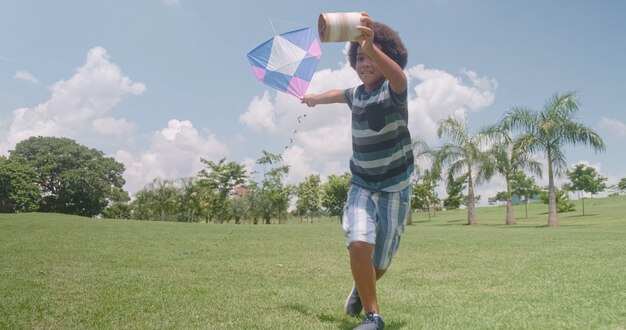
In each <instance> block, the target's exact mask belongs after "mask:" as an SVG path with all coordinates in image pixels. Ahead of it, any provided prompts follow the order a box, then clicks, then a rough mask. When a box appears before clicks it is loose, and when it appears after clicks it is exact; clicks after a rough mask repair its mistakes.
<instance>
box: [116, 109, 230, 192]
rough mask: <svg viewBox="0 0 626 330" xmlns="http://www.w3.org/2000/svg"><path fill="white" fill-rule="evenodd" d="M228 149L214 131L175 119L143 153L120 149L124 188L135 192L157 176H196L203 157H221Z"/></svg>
mask: <svg viewBox="0 0 626 330" xmlns="http://www.w3.org/2000/svg"><path fill="white" fill-rule="evenodd" d="M227 153H228V148H227V147H226V146H225V145H224V144H223V143H221V142H220V141H219V140H218V139H217V137H216V136H215V135H214V134H212V133H210V132H206V133H205V134H204V135H203V134H201V133H200V132H198V130H197V129H196V128H195V127H193V125H192V123H191V122H190V121H187V120H178V119H172V120H170V121H169V122H168V123H167V127H165V128H163V129H162V130H160V131H157V132H155V133H154V134H153V135H152V138H151V141H150V147H149V148H148V149H147V150H145V151H143V152H141V153H140V155H138V156H134V155H133V154H132V153H131V152H130V151H127V150H119V151H118V152H117V153H116V154H115V159H116V160H117V161H119V162H121V163H123V164H124V165H125V166H126V171H125V172H124V178H125V179H126V185H125V187H124V188H125V189H126V190H128V191H129V192H130V193H131V194H134V193H136V192H137V191H138V190H139V189H141V188H142V187H143V186H145V185H146V184H147V183H149V182H151V181H152V180H154V179H155V178H162V179H177V178H183V177H191V176H195V175H196V174H197V173H198V171H200V170H201V169H202V168H204V166H203V164H202V163H201V162H200V158H201V157H202V158H205V159H208V160H213V161H217V160H219V159H221V158H223V157H226V156H227Z"/></svg>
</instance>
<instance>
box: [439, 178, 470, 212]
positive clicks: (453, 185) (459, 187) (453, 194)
mask: <svg viewBox="0 0 626 330" xmlns="http://www.w3.org/2000/svg"><path fill="white" fill-rule="evenodd" d="M466 182H467V177H466V176H461V177H460V178H458V179H455V178H454V176H453V175H452V174H448V178H447V180H446V194H447V195H448V197H447V198H446V199H444V200H443V207H445V208H446V210H456V209H458V208H459V207H461V204H462V203H463V200H465V199H466V198H465V195H463V190H465V188H466V185H465V183H466Z"/></svg>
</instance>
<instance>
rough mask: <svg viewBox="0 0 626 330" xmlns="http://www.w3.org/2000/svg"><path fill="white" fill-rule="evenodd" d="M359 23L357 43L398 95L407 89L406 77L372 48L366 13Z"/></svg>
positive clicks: (376, 49) (368, 17)
mask: <svg viewBox="0 0 626 330" xmlns="http://www.w3.org/2000/svg"><path fill="white" fill-rule="evenodd" d="M362 15H363V17H362V18H361V23H362V24H363V25H361V26H357V28H358V29H359V30H360V31H361V37H360V39H359V42H360V44H361V48H363V51H364V52H365V53H366V54H367V55H368V56H369V57H370V58H371V59H372V60H374V62H376V64H377V65H378V68H379V69H380V71H381V72H382V74H383V76H385V78H386V79H387V80H389V86H391V89H393V91H394V92H396V93H397V94H400V93H402V92H404V91H405V90H406V88H407V80H406V75H405V74H404V70H402V68H401V67H400V66H399V65H398V63H396V62H394V61H393V60H392V59H391V58H389V56H387V55H386V54H385V53H383V51H382V50H380V49H379V48H378V47H376V46H374V31H373V30H372V29H371V26H372V19H371V18H370V16H369V15H368V14H367V13H365V12H364V13H362Z"/></svg>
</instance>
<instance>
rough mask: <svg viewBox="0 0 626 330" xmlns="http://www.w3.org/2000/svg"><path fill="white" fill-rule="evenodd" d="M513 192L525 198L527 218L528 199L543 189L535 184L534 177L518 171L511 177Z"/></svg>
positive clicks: (526, 215)
mask: <svg viewBox="0 0 626 330" xmlns="http://www.w3.org/2000/svg"><path fill="white" fill-rule="evenodd" d="M511 192H512V193H513V194H515V195H517V196H519V197H520V198H521V197H523V198H524V210H525V213H526V214H525V218H526V219H527V218H528V201H529V200H530V199H531V198H532V197H533V196H537V195H539V193H540V192H541V189H540V188H539V186H537V185H536V184H535V178H534V177H527V176H526V174H525V173H524V172H517V173H515V174H513V177H512V178H511Z"/></svg>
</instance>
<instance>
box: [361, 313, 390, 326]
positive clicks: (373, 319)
mask: <svg viewBox="0 0 626 330" xmlns="http://www.w3.org/2000/svg"><path fill="white" fill-rule="evenodd" d="M384 328H385V321H384V320H383V317H382V316H380V315H378V314H374V313H367V314H366V315H365V319H364V320H363V323H361V325H359V326H358V327H356V328H354V330H382V329H384Z"/></svg>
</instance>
